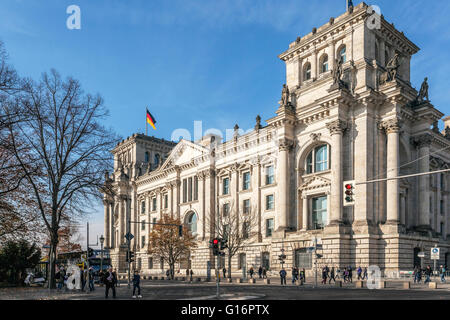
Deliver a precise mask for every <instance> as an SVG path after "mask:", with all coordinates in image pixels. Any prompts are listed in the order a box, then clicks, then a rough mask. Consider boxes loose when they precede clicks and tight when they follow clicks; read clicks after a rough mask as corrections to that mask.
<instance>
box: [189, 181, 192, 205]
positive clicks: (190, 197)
mask: <svg viewBox="0 0 450 320" xmlns="http://www.w3.org/2000/svg"><path fill="white" fill-rule="evenodd" d="M188 181H189V182H188V183H189V184H188V194H189V197H188V199H189V202H191V201H192V178H189V180H188Z"/></svg>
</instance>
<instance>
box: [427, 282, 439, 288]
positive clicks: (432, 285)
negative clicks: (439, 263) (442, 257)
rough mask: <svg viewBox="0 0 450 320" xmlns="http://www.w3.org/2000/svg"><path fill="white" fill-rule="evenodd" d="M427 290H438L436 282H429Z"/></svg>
mask: <svg viewBox="0 0 450 320" xmlns="http://www.w3.org/2000/svg"><path fill="white" fill-rule="evenodd" d="M429 288H430V289H437V288H438V285H437V282H430V284H429Z"/></svg>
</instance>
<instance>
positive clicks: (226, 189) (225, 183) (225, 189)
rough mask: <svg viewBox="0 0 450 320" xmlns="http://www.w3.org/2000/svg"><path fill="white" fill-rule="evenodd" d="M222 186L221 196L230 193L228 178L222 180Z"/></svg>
mask: <svg viewBox="0 0 450 320" xmlns="http://www.w3.org/2000/svg"><path fill="white" fill-rule="evenodd" d="M222 184H223V194H224V195H227V194H229V193H230V179H229V178H224V179H223V181H222Z"/></svg>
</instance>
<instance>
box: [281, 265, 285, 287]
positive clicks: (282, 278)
mask: <svg viewBox="0 0 450 320" xmlns="http://www.w3.org/2000/svg"><path fill="white" fill-rule="evenodd" d="M280 279H281V284H282V285H286V270H284V269H282V270H281V271H280Z"/></svg>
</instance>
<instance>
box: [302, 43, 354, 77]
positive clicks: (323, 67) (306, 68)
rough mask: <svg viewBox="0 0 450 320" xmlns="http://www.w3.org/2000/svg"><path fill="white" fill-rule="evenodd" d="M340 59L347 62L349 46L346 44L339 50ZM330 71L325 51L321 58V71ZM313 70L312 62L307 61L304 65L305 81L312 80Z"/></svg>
mask: <svg viewBox="0 0 450 320" xmlns="http://www.w3.org/2000/svg"><path fill="white" fill-rule="evenodd" d="M337 53H338V55H337V57H338V59H340V60H341V61H342V63H345V62H346V61H347V48H346V46H342V47H340V48H339V50H338V52H337ZM328 71H329V58H328V55H327V54H326V53H324V54H323V55H322V56H321V57H320V58H319V73H320V74H322V73H325V72H328ZM311 77H312V72H311V63H310V62H307V63H305V65H304V66H303V81H308V80H311Z"/></svg>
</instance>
